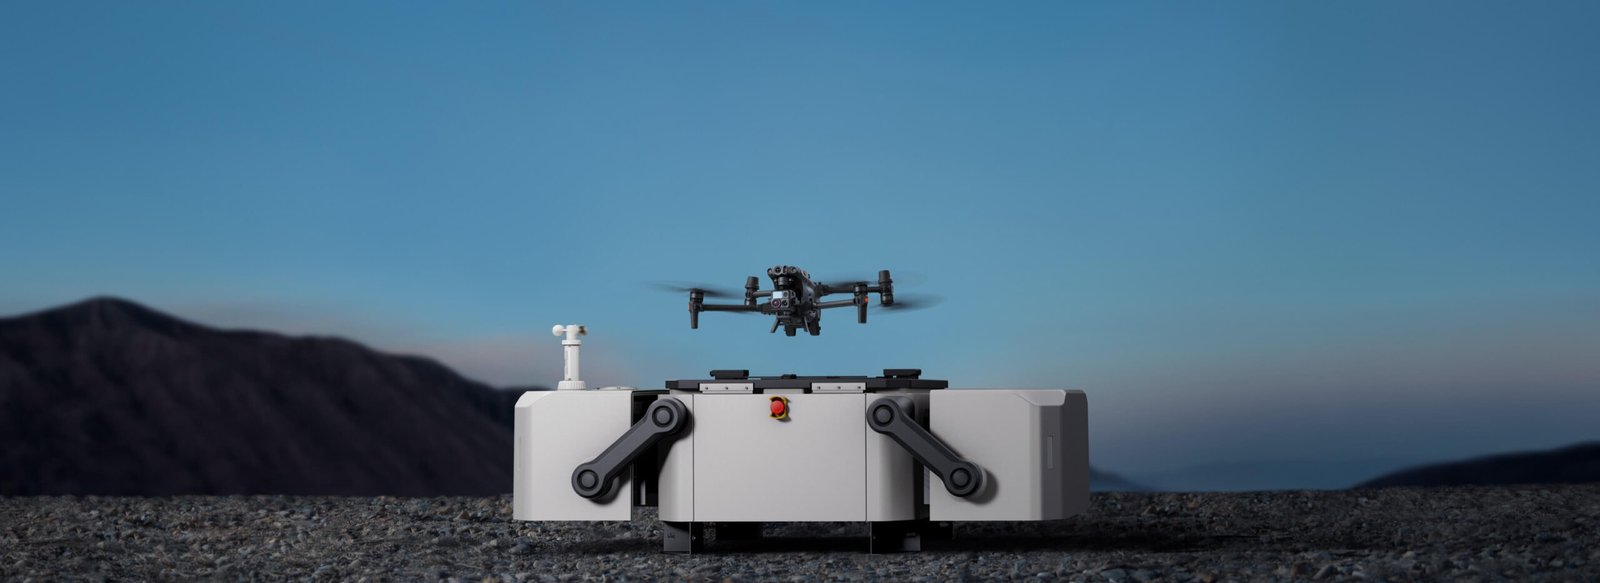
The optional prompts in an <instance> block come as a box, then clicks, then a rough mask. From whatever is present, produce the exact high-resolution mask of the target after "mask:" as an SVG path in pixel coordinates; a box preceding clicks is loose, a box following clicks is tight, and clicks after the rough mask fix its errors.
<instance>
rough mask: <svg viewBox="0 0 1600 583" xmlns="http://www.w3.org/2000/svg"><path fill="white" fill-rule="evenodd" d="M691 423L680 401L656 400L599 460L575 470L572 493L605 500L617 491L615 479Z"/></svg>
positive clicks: (687, 409) (687, 410) (573, 472)
mask: <svg viewBox="0 0 1600 583" xmlns="http://www.w3.org/2000/svg"><path fill="white" fill-rule="evenodd" d="M688 424H689V408H688V407H685V406H683V403H681V402H679V401H678V400H677V399H657V400H656V402H654V403H651V404H650V407H649V408H648V409H646V410H645V412H644V418H643V419H640V420H639V422H638V423H634V424H633V427H629V428H628V431H627V432H625V433H623V434H622V437H618V438H617V440H616V441H615V442H612V444H611V446H610V447H607V448H606V450H605V451H603V452H600V457H597V458H594V459H593V460H591V461H589V462H588V463H584V464H580V465H579V466H578V467H577V469H575V470H572V490H573V491H574V492H577V493H578V495H579V496H582V497H584V498H589V499H591V500H592V499H596V498H605V497H607V496H610V495H611V492H612V490H615V489H616V488H615V486H616V478H617V476H618V475H621V474H622V472H623V470H626V469H628V464H631V463H633V460H634V459H636V458H638V457H639V454H642V453H644V452H646V451H649V450H650V448H651V447H653V446H655V444H656V442H659V441H661V440H662V439H665V438H668V437H672V436H674V435H677V434H678V433H679V432H680V431H683V428H684V427H685V426H687V425H688Z"/></svg>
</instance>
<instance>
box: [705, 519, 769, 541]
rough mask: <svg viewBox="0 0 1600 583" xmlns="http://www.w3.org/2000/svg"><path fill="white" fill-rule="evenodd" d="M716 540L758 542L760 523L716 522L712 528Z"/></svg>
mask: <svg viewBox="0 0 1600 583" xmlns="http://www.w3.org/2000/svg"><path fill="white" fill-rule="evenodd" d="M714 530H716V532H717V540H719V541H725V540H759V539H760V538H761V523H759V522H718V523H717V525H716V527H715V528H714Z"/></svg>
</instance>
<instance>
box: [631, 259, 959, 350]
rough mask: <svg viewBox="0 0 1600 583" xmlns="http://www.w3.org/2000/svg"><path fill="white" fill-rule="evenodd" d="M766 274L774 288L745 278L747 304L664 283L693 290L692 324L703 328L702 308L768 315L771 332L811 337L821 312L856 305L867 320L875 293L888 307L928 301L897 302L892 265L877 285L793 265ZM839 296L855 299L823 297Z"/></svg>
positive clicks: (880, 275)
mask: <svg viewBox="0 0 1600 583" xmlns="http://www.w3.org/2000/svg"><path fill="white" fill-rule="evenodd" d="M767 277H768V278H771V279H772V289H770V290H763V289H761V280H760V278H757V277H756V276H753V275H752V276H750V277H747V278H745V283H744V303H742V304H708V303H706V301H705V300H706V298H727V297H732V296H733V294H731V293H727V292H723V291H719V290H716V289H712V288H708V287H683V286H677V285H663V286H660V287H664V288H667V289H671V290H673V291H687V292H689V328H692V329H698V328H700V312H736V313H746V314H765V315H769V316H773V320H772V330H770V331H769V332H777V331H778V328H779V327H782V328H783V333H784V334H786V335H789V336H794V335H795V332H796V331H798V330H805V331H806V332H808V333H810V334H811V335H812V336H817V335H819V334H821V333H822V311H823V310H826V309H829V308H845V307H855V309H856V322H858V323H861V324H865V323H867V304H868V303H869V302H868V295H870V294H878V302H879V305H880V306H882V307H884V308H891V309H906V308H913V307H924V304H926V303H929V302H924V301H919V300H915V299H913V300H912V301H910V302H907V301H905V300H902V301H901V302H900V303H896V302H895V299H894V280H893V279H892V278H891V277H890V276H889V270H887V269H885V270H882V271H879V272H878V281H877V285H873V284H872V283H871V282H869V281H867V280H859V281H843V282H833V283H821V282H817V281H815V280H813V279H812V278H811V274H810V273H808V272H806V270H804V269H800V268H799V267H795V266H793V265H778V266H774V267H771V268H768V269H767ZM834 294H850V295H851V297H850V298H849V299H840V300H833V301H825V300H824V298H825V297H827V296H830V295H834ZM763 300H764V301H763Z"/></svg>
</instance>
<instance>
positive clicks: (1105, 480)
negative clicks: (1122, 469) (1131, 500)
mask: <svg viewBox="0 0 1600 583" xmlns="http://www.w3.org/2000/svg"><path fill="white" fill-rule="evenodd" d="M1089 489H1090V490H1093V491H1095V492H1149V491H1150V488H1147V487H1145V486H1142V485H1140V484H1138V483H1135V482H1133V481H1132V480H1129V479H1127V478H1124V477H1122V476H1119V475H1117V474H1113V473H1111V472H1102V471H1100V470H1098V469H1095V468H1093V467H1090V468H1089Z"/></svg>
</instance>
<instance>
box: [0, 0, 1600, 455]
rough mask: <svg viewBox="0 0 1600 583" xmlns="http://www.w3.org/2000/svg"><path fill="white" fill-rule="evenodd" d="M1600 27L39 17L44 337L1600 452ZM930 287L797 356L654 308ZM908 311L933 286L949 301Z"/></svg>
mask: <svg viewBox="0 0 1600 583" xmlns="http://www.w3.org/2000/svg"><path fill="white" fill-rule="evenodd" d="M1597 17H1600V9H1597V8H1596V5H1595V4H1593V3H1584V2H1575V3H1559V2H1549V3H1537V4H1531V5H1530V4H1515V3H1472V2H1438V3H1432V2H1428V3H1392V2H1370V3H1369V2H1348V3H1328V4H1312V3H1286V2H1247V3H1214V4H1192V3H1172V4H1165V3H1140V4H1131V3H1106V4H1078V3H1008V4H1004V5H977V4H944V3H903V2H890V3H872V4H865V5H863V4H860V3H837V4H833V3H803V4H799V3H692V4H673V5H662V4H651V3H640V4H630V3H551V4H518V5H513V6H506V5H501V4H489V3H482V4H464V3H450V4H441V3H396V2H382V3H371V4H362V3H337V4H329V3H303V4H297V3H270V4H269V3H262V4H242V3H226V4H221V5H219V4H217V3H157V4H143V5H132V4H117V3H103V4H96V3H21V2H14V3H7V4H4V5H3V6H0V197H3V206H0V266H3V273H4V274H5V275H4V278H5V279H4V282H5V285H4V286H0V309H3V311H5V312H21V311H26V310H32V309H38V308H42V307H46V306H50V305H55V304H59V303H64V302H67V301H72V300H76V299H81V298H83V297H86V296H90V295H99V294H114V295H119V296H124V297H129V298H132V299H135V300H139V301H142V302H146V303H148V304H150V305H153V306H155V307H158V308H161V309H165V310H169V311H172V312H175V313H178V314H182V315H186V316H189V317H192V318H195V319H199V320H202V321H208V322H213V323H217V324H221V325H228V326H251V327H263V328H270V329H277V330H284V331H289V332H295V333H318V334H337V335H343V336H348V337H352V338H355V339H357V340H360V341H362V342H365V343H368V344H371V345H373V346H376V347H379V348H383V349H387V350H396V351H408V352H422V353H426V354H430V355H434V356H436V357H438V358H440V359H441V360H444V361H446V362H447V363H450V364H452V365H454V366H456V367H458V368H459V369H461V370H462V371H463V372H465V373H467V374H468V375H470V376H476V377H478V378H483V379H486V380H489V381H492V382H496V383H501V384H512V383H522V384H528V383H540V384H550V383H552V382H553V381H554V380H556V378H557V377H558V375H559V368H558V367H559V364H558V362H559V361H558V359H559V347H558V345H557V344H556V342H555V339H554V338H553V337H550V336H549V334H548V329H549V326H550V325H551V324H553V323H557V322H578V323H584V324H587V325H589V326H590V327H591V328H592V329H593V331H594V332H593V335H592V336H590V337H589V344H588V347H587V348H588V350H589V352H587V353H586V364H590V365H591V367H590V371H591V373H590V375H589V376H590V377H591V380H593V381H595V382H600V383H606V384H634V385H645V386H655V385H658V384H659V382H660V381H661V380H663V379H666V378H684V377H691V376H697V375H700V374H703V373H704V372H705V371H706V370H708V369H710V368H750V369H753V370H756V371H762V372H774V373H775V372H800V373H816V374H865V373H869V372H872V371H874V370H876V369H880V368H885V367H903V366H920V367H922V368H924V369H925V370H927V371H928V373H929V374H930V375H933V376H938V377H944V378H948V379H950V380H951V381H952V383H953V384H954V385H956V386H968V387H982V386H1045V387H1052V386H1070V387H1075V388H1082V389H1084V390H1086V391H1088V393H1089V396H1090V402H1091V411H1092V414H1093V417H1092V423H1091V425H1092V437H1093V444H1092V445H1093V448H1094V449H1093V451H1094V455H1095V458H1096V459H1095V461H1096V463H1097V464H1098V465H1102V466H1105V467H1108V468H1111V469H1122V470H1126V471H1131V472H1135V473H1137V472H1145V471H1158V470H1162V469H1168V468H1173V467H1180V466H1183V465H1188V464H1195V463H1206V462H1212V461H1249V460H1268V459H1312V460H1317V459H1327V460H1348V459H1369V458H1407V459H1435V458H1440V457H1453V456H1460V455H1471V454H1476V453H1481V452H1485V451H1500V450H1508V449H1518V448H1525V447H1543V446H1549V445H1557V444H1562V443H1566V442H1570V441H1576V440H1579V439H1592V438H1595V437H1600V435H1597V434H1596V431H1595V430H1594V429H1593V419H1596V418H1600V293H1597V292H1600V228H1597V223H1600V113H1597V110H1596V107H1595V105H1594V104H1595V103H1600V76H1597V75H1596V74H1595V71H1596V65H1597V61H1600V59H1597V57H1596V55H1600V36H1597V35H1595V34H1593V31H1594V30H1596V29H1597V25H1600V18H1597ZM780 263H783V264H795V265H800V266H803V267H806V268H807V269H809V270H811V271H812V272H813V273H814V274H817V275H823V276H826V275H828V274H839V275H849V274H859V273H872V272H874V271H875V270H877V269H881V268H891V269H895V270H901V271H906V272H917V273H919V274H922V275H924V276H925V278H926V282H925V283H924V284H923V291H928V292H932V293H938V294H942V295H943V296H944V297H945V301H944V303H943V304H941V305H939V306H938V307H937V308H935V309H932V310H928V311H922V312H913V313H906V314H896V315H883V316H877V315H875V316H874V317H873V318H872V320H873V321H872V322H871V323H870V324H868V325H866V326H859V325H856V324H855V323H854V322H853V321H852V320H851V318H850V316H849V314H848V313H846V312H835V313H832V314H830V316H831V317H830V318H828V319H825V320H824V323H823V326H824V332H823V335H822V336H821V337H818V338H805V337H801V338H787V337H784V336H783V335H782V334H781V333H780V334H777V335H768V334H767V333H766V327H767V325H766V323H764V322H762V321H760V320H759V319H748V318H743V317H735V316H726V317H718V316H719V315H709V316H707V317H706V318H705V320H703V322H702V329H700V330H697V331H691V330H689V329H688V325H687V324H688V323H687V314H686V313H685V312H684V309H683V304H684V298H682V297H679V296H677V295H671V294H659V293H656V292H652V291H650V290H648V289H645V288H644V287H642V286H641V285H640V284H641V282H645V281H652V280H674V279H677V280H699V281H709V282H713V283H722V284H725V285H727V286H728V287H736V286H738V285H739V284H740V283H741V282H742V278H743V277H744V276H746V275H756V274H759V273H761V272H762V271H763V270H764V269H765V268H766V267H768V266H770V265H773V264H780ZM903 291H906V292H909V291H913V290H912V289H910V286H906V289H904V290H903Z"/></svg>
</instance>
